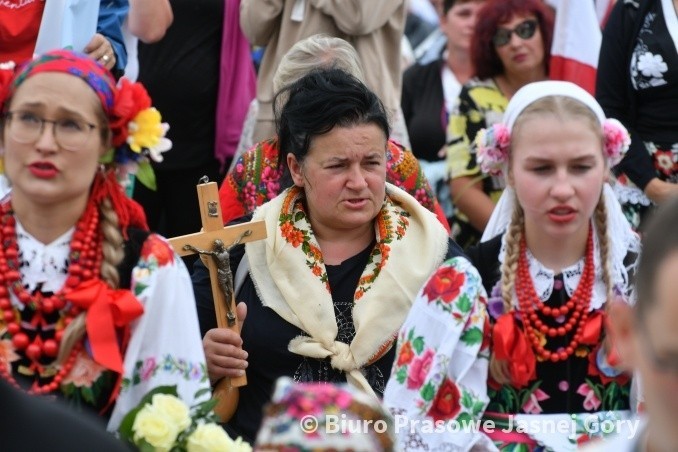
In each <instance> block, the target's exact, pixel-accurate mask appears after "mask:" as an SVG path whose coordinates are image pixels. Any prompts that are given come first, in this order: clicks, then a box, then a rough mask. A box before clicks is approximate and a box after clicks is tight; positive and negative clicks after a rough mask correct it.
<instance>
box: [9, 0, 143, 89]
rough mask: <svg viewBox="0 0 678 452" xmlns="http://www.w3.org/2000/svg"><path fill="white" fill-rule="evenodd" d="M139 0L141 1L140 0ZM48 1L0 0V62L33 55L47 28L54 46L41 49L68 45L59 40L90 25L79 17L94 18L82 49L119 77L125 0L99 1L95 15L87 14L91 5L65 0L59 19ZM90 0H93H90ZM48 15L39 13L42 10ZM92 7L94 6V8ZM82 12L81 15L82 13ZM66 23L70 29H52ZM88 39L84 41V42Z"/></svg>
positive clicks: (124, 58) (123, 57) (123, 54)
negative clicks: (5, 0)
mask: <svg viewBox="0 0 678 452" xmlns="http://www.w3.org/2000/svg"><path fill="white" fill-rule="evenodd" d="M142 1H143V0H142ZM47 3H49V2H44V1H34V2H24V1H22V2H0V62H5V61H14V62H15V63H17V64H20V63H23V62H24V61H26V60H28V59H30V58H32V57H33V54H34V53H35V45H36V42H37V41H38V37H39V34H41V33H46V32H47V31H48V30H50V36H51V38H50V39H54V41H55V43H57V44H55V45H54V47H50V48H43V49H41V51H42V52H44V51H46V50H50V49H51V48H60V47H63V46H65V45H69V42H63V41H62V39H67V38H70V37H72V36H76V35H78V33H79V30H81V29H88V27H89V26H90V25H94V24H86V23H81V22H79V21H80V20H89V19H92V20H96V27H93V28H95V29H96V34H95V35H94V36H92V37H91V39H90V38H87V39H86V41H85V42H86V45H85V46H84V47H83V48H75V50H77V51H83V52H84V53H86V54H87V55H88V56H89V57H90V58H92V59H94V60H97V61H99V62H100V63H101V64H103V65H104V66H105V67H106V68H107V69H109V70H111V71H112V72H113V74H114V75H115V76H116V78H117V77H120V76H121V75H122V73H123V70H124V68H125V65H126V64H127V51H126V49H125V45H124V40H123V35H122V23H123V21H124V20H125V17H126V16H127V12H128V8H129V5H128V3H127V0H100V2H99V3H100V4H99V7H98V18H97V19H95V17H96V16H94V15H93V14H90V13H89V12H90V11H93V10H91V9H89V8H90V7H91V6H90V5H87V6H85V7H83V5H77V3H78V2H77V0H67V1H66V2H65V6H64V11H63V15H64V16H63V21H61V17H62V16H60V15H59V14H57V13H59V11H50V6H49V5H47ZM92 3H93V2H92ZM46 9H47V10H48V11H49V14H43V12H44V11H45V10H46ZM95 9H96V7H95ZM83 13H84V14H83ZM64 24H66V26H70V27H73V29H61V30H59V29H55V27H56V28H58V27H63V26H64ZM87 41H88V42H87Z"/></svg>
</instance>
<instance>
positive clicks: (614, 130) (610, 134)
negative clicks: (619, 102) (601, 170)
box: [603, 118, 631, 167]
mask: <svg viewBox="0 0 678 452" xmlns="http://www.w3.org/2000/svg"><path fill="white" fill-rule="evenodd" d="M603 138H604V142H605V143H604V144H605V148H604V151H605V156H606V157H607V159H608V162H609V164H610V167H613V166H615V165H616V164H617V163H619V162H621V159H622V158H623V157H624V154H626V151H628V149H629V145H630V144H631V137H630V136H629V132H628V131H627V130H626V127H624V126H623V125H622V123H621V122H619V121H617V120H616V119H611V118H610V119H606V120H605V122H603Z"/></svg>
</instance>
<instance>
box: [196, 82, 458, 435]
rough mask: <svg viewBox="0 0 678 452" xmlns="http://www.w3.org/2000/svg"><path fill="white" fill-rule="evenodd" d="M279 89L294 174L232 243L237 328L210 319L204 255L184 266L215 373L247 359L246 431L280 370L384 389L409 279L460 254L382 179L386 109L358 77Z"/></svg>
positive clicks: (238, 419)
mask: <svg viewBox="0 0 678 452" xmlns="http://www.w3.org/2000/svg"><path fill="white" fill-rule="evenodd" d="M279 95H282V96H285V98H287V99H288V100H287V102H286V103H285V104H284V105H280V106H279V108H278V111H277V117H278V137H279V142H280V158H281V160H282V161H284V162H285V167H284V173H285V174H284V176H283V177H284V178H289V179H291V181H292V186H291V187H290V188H288V189H286V190H285V191H283V192H282V193H281V194H280V195H278V196H277V197H276V198H274V199H272V200H271V201H269V202H268V203H266V204H264V205H262V206H261V207H259V208H258V209H257V211H256V212H255V213H254V215H253V219H255V220H264V221H265V222H266V228H267V238H266V239H265V240H261V241H257V242H251V243H247V244H246V245H245V247H244V250H243V248H242V247H236V248H234V249H233V252H232V253H231V259H232V260H231V262H232V269H235V268H236V267H237V266H238V263H239V262H240V259H241V258H242V255H243V252H244V253H245V254H246V255H247V260H248V265H249V275H248V276H247V277H246V278H245V280H244V283H243V285H242V288H241V289H240V291H239V292H238V293H237V294H236V298H237V300H240V301H243V302H244V303H240V304H239V306H238V310H239V314H240V317H241V318H243V317H244V314H245V311H247V320H246V321H245V322H244V323H243V326H242V331H241V332H242V338H240V337H238V336H237V335H236V334H235V333H233V332H232V331H230V330H225V329H218V328H215V326H216V320H215V316H214V308H213V304H212V299H211V292H210V290H209V277H208V275H207V272H206V270H205V269H204V266H202V265H200V264H198V265H197V266H196V270H195V272H194V275H193V281H194V289H195V292H196V299H197V302H198V308H199V317H200V320H201V329H202V330H203V334H204V335H205V337H204V340H203V342H204V346H205V352H206V356H207V359H208V372H209V374H210V378H211V379H212V381H216V380H218V379H220V378H221V377H236V376H239V375H242V373H243V372H244V371H245V369H247V377H248V385H247V386H245V387H243V388H241V389H240V403H239V405H238V408H237V410H236V412H235V415H234V417H233V418H232V419H231V421H230V422H229V424H228V428H229V429H230V430H231V431H232V432H233V433H235V434H237V435H240V436H243V437H244V438H248V439H250V440H251V439H253V438H254V436H255V434H256V431H257V429H258V428H259V425H260V423H261V416H262V408H263V406H264V404H266V403H267V402H268V401H269V400H270V398H271V394H272V390H273V387H274V383H275V381H276V379H277V378H278V377H281V376H288V377H293V378H294V379H295V380H296V381H306V382H308V381H326V382H340V381H348V382H349V383H351V384H352V385H353V386H356V387H358V388H360V389H362V390H364V391H366V392H368V393H370V394H374V395H381V394H382V392H383V390H384V385H385V383H386V381H387V380H388V376H389V374H390V370H391V365H392V364H393V357H394V350H393V348H392V345H393V340H394V338H395V334H396V333H397V331H398V329H399V328H400V325H401V324H402V322H403V320H404V319H405V316H406V314H407V312H408V310H409V308H410V306H411V303H412V300H413V299H414V297H415V295H416V293H417V291H418V290H419V288H420V287H421V285H422V284H423V282H424V281H425V280H426V278H427V277H428V275H429V274H430V273H431V272H432V271H433V270H434V269H435V268H436V267H437V266H438V265H439V264H440V263H441V262H442V261H443V260H444V258H445V257H446V256H456V255H460V254H461V250H460V249H459V248H458V247H457V246H456V244H454V243H453V242H452V241H450V239H449V237H448V234H447V231H446V230H445V228H444V226H443V225H442V224H441V223H440V222H439V221H438V220H437V219H436V216H435V215H434V214H433V213H432V212H431V211H429V210H427V209H426V208H424V207H422V206H421V205H420V204H419V203H418V202H417V200H416V199H415V198H414V197H412V196H410V195H408V194H407V193H406V192H405V191H403V190H401V189H398V188H397V187H395V186H393V185H391V184H388V183H386V163H385V162H386V149H387V142H388V136H389V125H388V120H387V117H386V113H385V110H384V107H383V105H382V104H381V102H380V101H379V99H378V98H377V97H376V95H375V94H374V93H372V92H371V91H370V90H368V89H367V88H366V87H365V85H364V84H363V83H361V82H360V81H358V80H357V79H356V78H355V77H353V76H351V75H349V74H347V73H346V72H343V71H341V70H338V69H329V70H323V71H315V72H312V73H310V74H308V75H306V76H305V77H303V78H301V79H300V80H299V81H297V82H295V83H293V84H292V85H290V86H288V87H287V88H285V89H284V90H283V91H282V93H281V94H279ZM234 273H236V272H235V271H234Z"/></svg>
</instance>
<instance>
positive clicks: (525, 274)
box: [516, 228, 595, 362]
mask: <svg viewBox="0 0 678 452" xmlns="http://www.w3.org/2000/svg"><path fill="white" fill-rule="evenodd" d="M594 282H595V269H594V266H593V233H592V230H591V229H590V228H589V235H588V239H587V242H586V258H585V261H584V272H583V273H582V276H581V279H580V280H579V285H577V289H576V290H575V292H574V294H572V298H571V299H570V300H569V301H568V302H567V303H565V305H564V306H561V307H559V308H551V307H550V306H545V305H544V303H543V302H542V301H541V299H540V298H539V296H538V295H537V292H536V291H535V289H534V283H533V282H532V276H531V275H530V268H529V263H528V260H527V245H526V243H525V238H524V237H523V238H522V240H521V241H520V257H519V259H518V271H517V275H516V296H517V298H518V306H519V307H520V311H521V312H522V313H523V316H522V319H523V328H524V330H525V334H526V335H527V338H528V339H529V340H530V342H531V343H532V347H533V348H534V350H535V352H536V353H537V355H538V356H539V357H540V358H541V359H543V360H545V361H547V360H550V361H552V362H558V361H565V360H567V359H568V358H569V357H570V356H571V355H572V354H573V353H574V352H575V350H577V347H578V346H579V342H580V341H581V339H582V332H583V330H584V325H585V324H586V320H587V318H588V315H589V306H590V304H591V295H592V293H593V284H594ZM539 314H541V315H542V316H544V317H553V318H557V317H561V316H562V317H565V318H566V319H567V321H565V322H564V323H563V325H562V326H559V327H549V326H548V325H546V324H544V322H543V321H542V320H541V319H540V316H539ZM573 330H574V335H573V336H572V340H571V341H570V343H569V344H568V345H567V347H564V348H562V349H560V350H558V351H553V352H552V351H549V350H546V349H545V347H544V346H543V345H541V343H540V336H545V337H547V341H548V338H555V337H563V336H565V335H567V334H569V333H571V332H572V331H573Z"/></svg>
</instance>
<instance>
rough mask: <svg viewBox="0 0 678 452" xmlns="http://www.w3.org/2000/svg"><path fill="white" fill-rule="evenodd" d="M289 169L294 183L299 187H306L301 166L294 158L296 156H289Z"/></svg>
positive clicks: (290, 154)
mask: <svg viewBox="0 0 678 452" xmlns="http://www.w3.org/2000/svg"><path fill="white" fill-rule="evenodd" d="M287 167H288V168H289V169H290V175H291V176H292V181H293V182H294V185H296V186H297V187H303V186H304V176H303V175H302V172H301V164H300V163H299V161H298V160H297V158H296V157H295V156H294V154H292V153H289V154H287Z"/></svg>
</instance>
